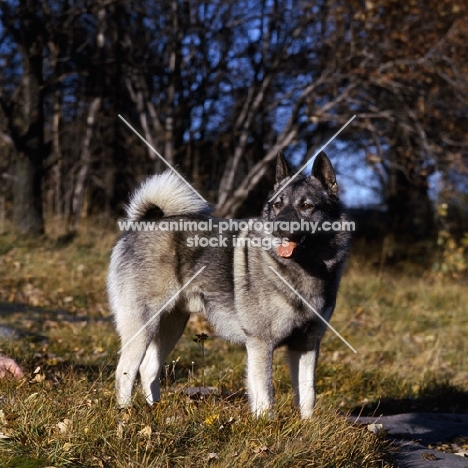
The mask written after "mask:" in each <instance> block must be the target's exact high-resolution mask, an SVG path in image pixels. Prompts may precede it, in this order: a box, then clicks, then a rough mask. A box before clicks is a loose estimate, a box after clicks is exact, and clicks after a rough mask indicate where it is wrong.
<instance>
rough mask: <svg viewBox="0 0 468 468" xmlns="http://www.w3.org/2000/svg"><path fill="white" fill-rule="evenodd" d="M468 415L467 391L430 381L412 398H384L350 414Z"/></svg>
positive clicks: (355, 409)
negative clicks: (422, 413)
mask: <svg viewBox="0 0 468 468" xmlns="http://www.w3.org/2000/svg"><path fill="white" fill-rule="evenodd" d="M415 412H424V413H452V414H456V413H468V391H466V390H464V389H462V388H460V387H458V386H456V385H453V384H451V383H450V382H447V381H442V382H438V381H436V380H431V381H429V382H427V383H426V384H425V385H423V386H422V387H421V389H420V390H419V392H418V394H417V395H416V396H413V397H405V396H403V397H402V398H384V399H382V400H379V401H373V402H370V403H368V404H367V405H366V406H365V407H355V408H354V409H353V410H352V412H351V414H352V415H356V416H357V415H361V416H381V415H385V416H387V415H393V414H400V413H415Z"/></svg>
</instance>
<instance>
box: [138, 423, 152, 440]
mask: <svg viewBox="0 0 468 468" xmlns="http://www.w3.org/2000/svg"><path fill="white" fill-rule="evenodd" d="M152 432H153V431H152V429H151V427H150V426H145V427H144V428H143V429H142V430H141V431H138V435H139V436H142V437H146V438H147V439H149V438H150V437H151V433H152Z"/></svg>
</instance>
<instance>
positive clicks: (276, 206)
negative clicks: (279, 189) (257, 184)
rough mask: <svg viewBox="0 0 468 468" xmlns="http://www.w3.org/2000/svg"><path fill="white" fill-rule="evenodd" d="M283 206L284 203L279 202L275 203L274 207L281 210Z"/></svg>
mask: <svg viewBox="0 0 468 468" xmlns="http://www.w3.org/2000/svg"><path fill="white" fill-rule="evenodd" d="M282 206H283V202H282V201H277V202H275V203H273V207H274V208H276V209H279V208H281V207H282Z"/></svg>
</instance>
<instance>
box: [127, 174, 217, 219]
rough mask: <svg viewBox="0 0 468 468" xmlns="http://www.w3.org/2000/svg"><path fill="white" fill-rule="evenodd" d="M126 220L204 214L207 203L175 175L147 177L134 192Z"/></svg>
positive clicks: (207, 208)
mask: <svg viewBox="0 0 468 468" xmlns="http://www.w3.org/2000/svg"><path fill="white" fill-rule="evenodd" d="M126 211H127V218H128V220H129V221H141V220H143V219H145V218H149V217H151V218H153V219H154V218H156V219H158V218H162V217H166V216H177V215H187V214H191V213H192V214H195V213H206V214H208V213H209V212H210V211H211V210H210V205H209V203H208V202H206V201H204V200H202V199H201V198H200V197H199V196H198V195H197V194H196V193H195V192H194V191H193V190H191V189H190V187H188V186H187V185H186V184H185V182H184V181H183V180H182V179H181V178H180V177H179V176H177V175H176V174H174V172H172V171H165V172H163V173H162V174H157V175H154V176H152V177H150V178H148V179H147V180H146V181H145V182H143V183H142V184H141V186H140V187H139V188H138V189H137V190H136V191H135V192H134V193H133V195H132V196H131V198H130V203H129V205H128V206H127V210H126Z"/></svg>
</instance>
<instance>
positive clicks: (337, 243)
mask: <svg viewBox="0 0 468 468" xmlns="http://www.w3.org/2000/svg"><path fill="white" fill-rule="evenodd" d="M270 195H271V196H272V197H273V198H272V200H271V201H269V202H267V203H266V204H265V205H264V208H263V211H262V214H261V216H260V217H259V218H255V219H252V220H248V222H247V221H244V223H243V224H242V223H240V222H239V225H240V227H237V226H235V227H234V228H232V226H231V224H233V220H223V219H218V218H215V217H213V216H212V215H211V214H210V206H209V204H208V203H207V202H205V201H203V200H202V199H201V198H199V197H198V195H197V194H196V193H194V191H192V190H191V188H190V187H188V186H187V184H186V183H185V182H184V181H183V180H181V179H180V178H179V177H178V176H177V175H176V174H174V173H172V172H170V171H166V172H164V173H162V174H159V175H155V176H152V177H151V178H149V179H148V180H147V181H146V182H145V183H143V185H142V186H141V187H140V188H139V189H138V190H137V191H136V192H135V193H134V194H133V196H132V198H131V201H130V204H129V206H128V207H127V221H130V222H133V223H138V222H142V221H143V222H147V223H151V224H150V225H151V226H153V229H151V230H131V229H129V230H127V231H126V232H124V233H123V235H122V237H121V238H120V240H119V241H118V242H117V244H116V246H115V247H114V249H113V251H112V255H111V262H110V267H109V273H108V282H107V288H108V296H109V303H110V307H111V310H112V313H113V316H114V320H115V325H116V329H117V332H118V334H119V335H120V340H121V345H122V347H121V352H120V353H121V355H120V359H119V363H118V365H117V369H116V399H117V404H118V405H119V406H120V407H125V406H127V405H130V404H131V395H132V388H133V384H134V382H135V379H136V376H137V373H138V371H139V373H140V378H141V384H142V389H143V392H144V395H145V397H146V400H147V402H148V403H149V404H150V405H151V404H153V403H154V402H156V401H158V400H159V399H160V383H159V377H160V374H161V370H162V368H163V366H164V361H165V359H166V358H167V356H168V355H169V353H170V352H171V351H172V350H173V349H174V347H175V345H176V343H177V341H178V340H179V338H180V336H181V334H182V332H183V330H184V328H185V325H186V323H187V320H188V318H189V315H190V314H191V313H203V314H204V315H205V316H206V317H207V319H208V321H209V323H210V324H211V325H212V327H213V328H214V330H215V331H216V334H217V335H219V336H221V337H223V338H225V339H227V340H229V341H231V342H235V343H241V344H244V345H245V347H246V350H247V393H248V398H249V402H250V407H251V411H252V412H253V413H254V414H255V415H257V416H260V415H264V414H271V412H272V405H273V383H272V359H273V352H274V350H275V349H276V348H278V347H280V346H286V348H287V356H288V361H289V367H290V371H291V376H292V384H293V391H294V401H295V403H296V405H297V406H298V407H299V408H300V414H301V417H302V418H309V417H311V416H312V413H313V407H314V403H315V388H314V379H315V368H316V365H317V359H318V354H319V346H320V341H321V338H322V336H323V334H324V332H325V330H326V328H327V323H328V321H329V320H330V317H331V315H332V313H333V310H334V308H335V302H336V296H337V292H338V287H339V283H340V279H341V275H342V273H343V269H344V267H345V263H346V260H347V256H348V250H349V242H350V234H349V232H347V231H346V230H330V229H326V227H328V228H329V227H330V226H333V225H334V226H337V224H336V223H337V222H338V223H342V222H343V221H346V217H345V213H344V209H343V206H342V204H341V202H340V200H339V197H338V185H337V182H336V176H335V172H334V169H333V167H332V164H331V162H330V161H329V159H328V158H327V156H326V155H325V154H324V153H323V152H322V153H320V154H319V155H318V156H317V157H316V159H315V162H314V164H313V167H312V172H311V175H310V176H309V177H305V176H302V175H299V176H297V177H295V178H292V177H291V169H290V167H289V165H288V163H287V161H286V159H285V158H284V156H283V154H282V153H279V154H278V157H277V162H276V184H275V185H274V188H273V192H272V193H270ZM170 222H173V223H174V225H179V226H180V225H182V224H183V223H186V224H187V225H189V226H190V229H186V230H184V229H177V230H175V229H172V230H170V229H167V227H168V225H169V223H170ZM177 223H179V224H177ZM210 223H211V225H212V226H221V225H223V227H225V226H226V224H228V223H230V227H229V229H227V230H223V232H222V234H219V232H216V229H214V228H213V229H212V230H209V229H206V228H204V227H203V226H206V225H207V224H210ZM223 223H224V224H223ZM259 223H260V224H261V225H264V226H268V229H257V230H256V229H250V228H249V227H252V226H254V227H255V226H257V227H258V225H259ZM262 223H263V224H262ZM298 225H300V228H299V229H298ZM322 225H323V229H321V226H322ZM200 226H201V227H200ZM291 226H294V229H292V228H291ZM307 226H315V227H316V229H315V232H311V230H310V229H306V227H307ZM218 231H221V229H218ZM221 236H222V238H221ZM203 239H204V242H202V240H203ZM219 244H221V245H219ZM318 314H319V315H320V316H321V319H320V317H318Z"/></svg>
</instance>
